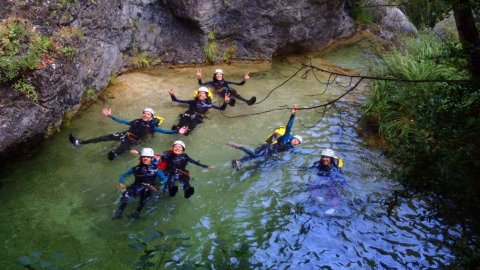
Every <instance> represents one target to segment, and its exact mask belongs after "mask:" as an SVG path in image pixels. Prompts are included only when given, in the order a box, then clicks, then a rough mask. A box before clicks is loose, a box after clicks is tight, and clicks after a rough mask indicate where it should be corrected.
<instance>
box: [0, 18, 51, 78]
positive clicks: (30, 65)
mask: <svg viewBox="0 0 480 270" xmlns="http://www.w3.org/2000/svg"><path fill="white" fill-rule="evenodd" d="M50 48H51V42H50V41H49V39H48V38H46V37H41V36H40V35H38V34H37V33H36V32H35V29H34V28H33V27H32V26H31V25H30V24H29V23H27V22H26V21H22V20H19V19H8V20H6V21H4V22H2V23H1V24H0V83H1V82H11V81H14V80H16V79H18V78H20V77H22V76H24V75H26V73H27V72H29V71H32V70H35V69H36V68H37V67H38V64H39V63H40V61H41V59H42V54H44V53H47V52H48V50H49V49H50Z"/></svg>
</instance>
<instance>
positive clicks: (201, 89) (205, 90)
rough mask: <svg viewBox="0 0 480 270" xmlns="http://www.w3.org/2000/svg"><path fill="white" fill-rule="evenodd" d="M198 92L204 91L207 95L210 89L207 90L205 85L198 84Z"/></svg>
mask: <svg viewBox="0 0 480 270" xmlns="http://www.w3.org/2000/svg"><path fill="white" fill-rule="evenodd" d="M198 92H205V93H207V95H208V93H209V92H210V91H209V90H208V88H207V87H205V86H200V88H198Z"/></svg>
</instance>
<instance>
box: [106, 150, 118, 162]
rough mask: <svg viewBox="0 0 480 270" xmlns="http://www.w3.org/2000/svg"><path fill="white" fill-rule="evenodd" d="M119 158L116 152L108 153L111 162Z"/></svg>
mask: <svg viewBox="0 0 480 270" xmlns="http://www.w3.org/2000/svg"><path fill="white" fill-rule="evenodd" d="M117 156H118V154H117V153H115V151H110V152H108V157H107V158H108V159H110V160H114V159H115V158H116V157H117Z"/></svg>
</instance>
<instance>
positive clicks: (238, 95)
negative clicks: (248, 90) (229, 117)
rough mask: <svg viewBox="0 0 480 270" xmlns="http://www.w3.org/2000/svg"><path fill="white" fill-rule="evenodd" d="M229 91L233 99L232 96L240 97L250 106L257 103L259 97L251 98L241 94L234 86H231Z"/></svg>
mask: <svg viewBox="0 0 480 270" xmlns="http://www.w3.org/2000/svg"><path fill="white" fill-rule="evenodd" d="M228 92H229V93H230V99H231V98H232V97H234V98H238V99H240V100H241V101H243V102H245V103H247V104H248V105H249V106H251V105H253V104H255V102H256V101H257V98H256V97H251V98H250V99H246V98H244V97H242V96H240V94H239V93H238V92H237V90H235V89H232V88H230V90H229V91H228Z"/></svg>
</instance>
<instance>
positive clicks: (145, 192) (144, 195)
mask: <svg viewBox="0 0 480 270" xmlns="http://www.w3.org/2000/svg"><path fill="white" fill-rule="evenodd" d="M151 194H152V191H150V189H148V188H146V187H143V188H142V190H141V191H140V201H139V202H138V206H137V209H135V211H133V212H132V213H131V214H130V218H132V219H139V218H140V212H141V211H142V209H143V207H144V206H145V204H146V202H147V200H148V199H149V198H150V195H151Z"/></svg>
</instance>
